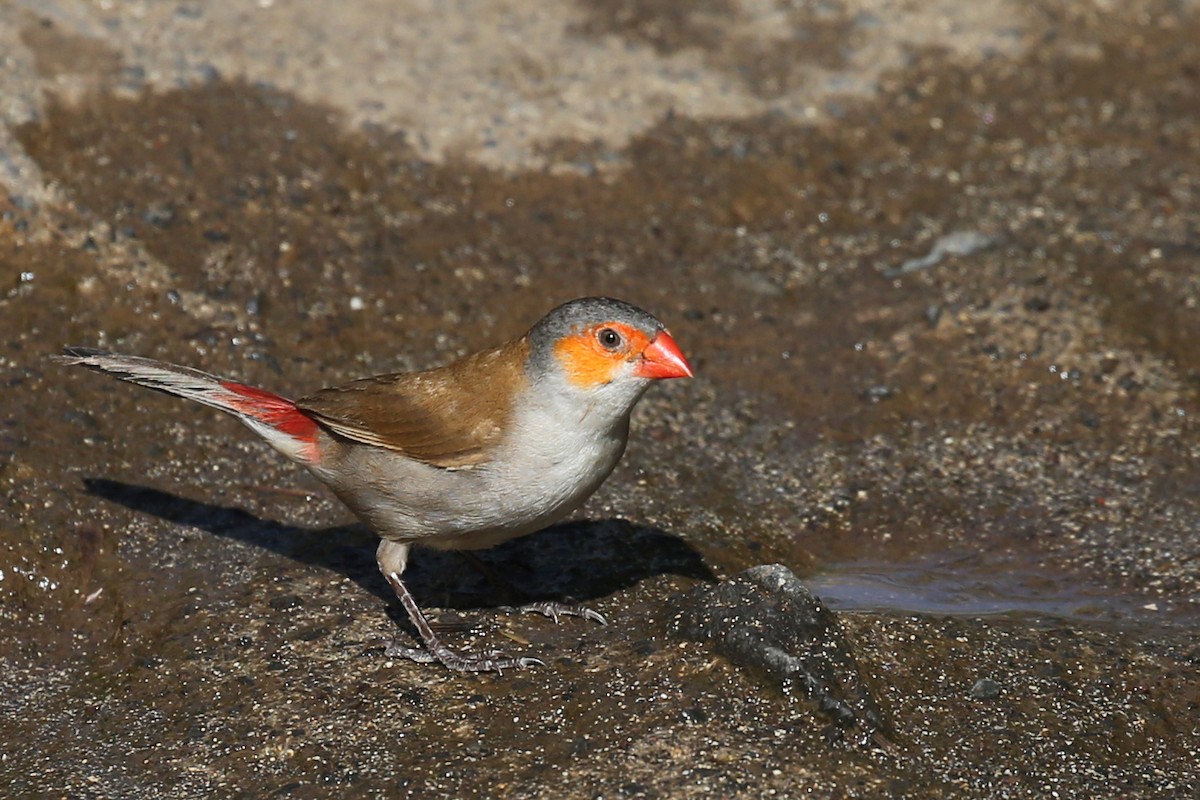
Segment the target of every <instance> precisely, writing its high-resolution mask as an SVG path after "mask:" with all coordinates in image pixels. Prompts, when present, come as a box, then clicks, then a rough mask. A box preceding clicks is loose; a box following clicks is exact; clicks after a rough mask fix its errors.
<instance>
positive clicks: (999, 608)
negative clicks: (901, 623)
mask: <svg viewBox="0 0 1200 800" xmlns="http://www.w3.org/2000/svg"><path fill="white" fill-rule="evenodd" d="M1015 562H1016V559H1013V560H1012V561H1011V562H1007V563H1006V562H997V561H995V560H981V559H980V558H979V557H978V555H957V556H954V555H950V556H946V555H942V556H939V557H928V558H924V559H918V560H915V561H907V562H884V561H870V560H865V561H854V562H844V563H838V564H830V565H826V566H825V567H824V569H822V571H821V572H819V573H817V574H815V575H812V576H810V577H809V578H808V579H807V580H806V581H805V583H806V585H807V586H808V587H809V588H810V589H811V590H812V591H813V592H814V593H815V594H816V595H817V596H818V597H820V598H821V599H822V600H824V601H825V602H826V603H827V604H828V605H829V606H830V608H833V609H835V610H839V611H882V610H886V611H902V612H905V611H906V612H914V613H920V614H954V615H968V616H981V615H1034V616H1049V617H1061V618H1065V619H1074V620H1087V621H1113V622H1122V621H1132V620H1135V619H1136V620H1138V621H1140V622H1146V621H1148V619H1147V618H1150V619H1149V621H1153V622H1155V623H1163V624H1166V623H1170V622H1172V621H1177V619H1178V615H1179V613H1180V612H1183V611H1184V609H1183V608H1177V607H1176V606H1177V605H1178V604H1175V603H1172V602H1171V601H1170V600H1164V599H1163V598H1152V597H1138V596H1136V595H1131V594H1128V593H1122V592H1120V591H1118V590H1116V589H1113V588H1110V587H1104V586H1100V585H1095V584H1087V583H1083V582H1081V581H1080V580H1078V579H1077V578H1076V577H1074V576H1070V575H1056V574H1052V573H1050V572H1049V571H1047V570H1045V569H1044V568H1040V567H1037V566H1033V565H1029V564H1018V563H1015Z"/></svg>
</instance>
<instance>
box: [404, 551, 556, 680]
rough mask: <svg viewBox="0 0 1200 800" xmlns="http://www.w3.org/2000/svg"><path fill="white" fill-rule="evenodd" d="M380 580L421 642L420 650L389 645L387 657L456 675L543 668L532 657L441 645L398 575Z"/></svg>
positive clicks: (440, 641) (539, 661) (542, 663)
mask: <svg viewBox="0 0 1200 800" xmlns="http://www.w3.org/2000/svg"><path fill="white" fill-rule="evenodd" d="M384 577H385V578H387V582H388V583H389V584H391V586H392V590H393V591H395V592H396V597H398V598H400V605H402V606H404V610H405V611H407V612H408V618H409V620H410V621H412V624H413V625H414V626H415V627H416V629H417V633H418V634H420V636H421V641H423V642H424V643H425V649H424V650H418V649H416V648H413V647H405V646H403V645H399V644H393V645H392V646H390V647H389V648H388V649H387V655H389V656H403V657H404V658H407V659H410V660H412V661H416V662H418V663H421V664H431V663H433V662H435V661H436V662H437V663H439V664H442V665H443V666H445V667H447V668H448V669H453V670H457V671H459V672H502V671H503V670H506V669H516V668H519V667H532V666H534V665H535V664H537V665H540V666H545V663H544V662H542V661H541V660H539V659H536V658H529V657H524V658H515V657H513V656H505V655H500V654H499V653H462V652H459V651H458V650H454V649H453V648H451V647H449V646H447V645H446V644H445V643H443V642H442V640H441V639H439V638H438V636H437V634H436V633H434V632H433V628H431V627H430V625H429V621H428V620H427V619H425V615H424V614H422V613H421V609H420V608H419V607H418V606H417V601H416V600H414V599H413V596H412V593H411V592H409V591H408V587H407V586H405V585H404V581H403V580H401V579H400V574H399V573H398V572H388V573H386V574H385V575H384Z"/></svg>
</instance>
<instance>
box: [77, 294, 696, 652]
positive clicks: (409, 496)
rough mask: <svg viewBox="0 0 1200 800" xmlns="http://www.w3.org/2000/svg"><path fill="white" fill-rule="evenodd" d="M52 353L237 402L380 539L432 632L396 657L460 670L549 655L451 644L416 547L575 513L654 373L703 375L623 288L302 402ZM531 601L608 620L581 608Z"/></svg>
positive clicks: (419, 627) (492, 537) (127, 361)
mask: <svg viewBox="0 0 1200 800" xmlns="http://www.w3.org/2000/svg"><path fill="white" fill-rule="evenodd" d="M54 359H55V360H56V361H58V362H59V363H63V364H67V365H77V366H80V367H85V368H87V369H91V370H94V371H97V372H102V373H106V374H108V375H110V376H112V377H115V378H118V379H120V380H124V381H128V382H130V383H134V384H138V385H140V386H144V387H147V388H150V389H154V390H157V391H160V392H165V393H167V394H170V395H176V396H179V397H183V398H186V399H188V400H192V401H195V402H197V403H201V404H203V405H206V406H209V407H212V408H215V409H218V410H220V411H224V412H226V413H228V414H231V415H233V416H234V417H236V418H237V419H238V420H239V421H241V422H242V423H243V424H245V425H246V426H247V427H248V428H250V430H251V431H253V432H254V433H256V434H258V436H259V437H261V438H262V439H263V440H264V441H265V442H266V443H267V444H268V445H270V446H271V447H272V448H274V449H275V450H276V451H278V452H279V453H281V454H282V455H283V456H285V457H286V458H288V459H289V460H291V461H293V462H295V463H297V464H299V465H301V466H303V467H305V468H306V469H307V470H308V471H309V472H310V473H312V474H313V475H314V476H316V478H317V479H318V480H320V481H321V482H322V483H324V484H325V485H326V486H327V487H329V489H330V490H332V492H333V494H334V495H335V496H336V497H337V498H338V499H339V500H341V501H342V503H344V504H345V505H346V506H347V507H348V508H349V509H350V511H352V512H353V513H354V515H355V516H356V517H357V518H358V519H359V520H360V521H361V522H362V523H363V524H365V525H366V527H367V528H368V529H370V530H371V531H372V532H373V533H374V534H375V535H376V536H378V537H379V539H380V542H379V546H378V549H377V550H376V562H377V564H378V566H379V571H380V572H381V573H382V574H383V577H384V578H385V579H386V581H387V583H388V584H389V585H390V586H391V588H392V590H393V591H394V592H395V594H396V597H397V598H398V599H399V601H400V604H401V605H402V606H403V608H404V610H405V612H406V613H407V615H408V618H409V620H410V621H411V623H412V625H413V627H414V628H415V629H416V631H417V634H418V636H419V637H420V639H421V644H422V645H423V647H411V646H406V645H403V644H401V643H400V642H399V641H398V640H397V641H396V642H393V643H392V645H391V646H390V647H389V648H388V649H387V651H386V653H387V655H388V656H402V657H405V658H408V659H410V660H412V661H416V662H420V663H440V664H441V665H443V666H445V667H447V668H449V669H451V670H455V671H461V672H493V671H495V672H500V671H503V670H505V669H511V668H523V667H530V666H534V665H544V664H543V662H542V661H541V660H540V659H537V658H534V657H529V656H523V657H522V656H513V655H508V654H503V653H499V652H494V651H485V652H476V651H471V650H465V649H459V648H454V647H451V646H450V645H448V644H447V643H446V642H444V641H443V640H442V639H441V637H439V636H438V634H437V633H436V632H435V631H434V630H433V628H432V626H431V625H430V624H429V621H428V619H427V618H426V616H425V614H424V613H423V612H422V611H421V608H420V607H419V606H418V604H417V602H416V600H415V599H414V598H413V595H412V593H411V592H410V591H409V590H408V587H407V586H406V585H405V583H404V579H403V575H404V571H405V568H406V567H407V565H408V560H409V553H410V550H411V548H412V546H413V545H420V546H423V547H429V548H434V549H441V550H457V551H474V550H478V549H482V548H487V547H491V546H493V545H496V544H499V543H501V542H504V541H507V540H510V539H513V538H516V537H519V536H524V535H527V534H530V533H533V532H535V531H538V530H541V529H543V528H545V527H547V526H549V525H551V524H553V523H554V522H557V521H558V520H560V519H562V518H563V517H565V516H566V515H568V514H570V513H571V512H573V511H574V510H575V509H577V508H579V506H580V505H582V504H583V502H584V501H585V500H587V498H588V497H589V496H591V495H592V493H593V492H595V491H596V489H597V488H599V486H600V485H601V483H603V482H604V480H605V479H606V478H607V477H608V476H609V474H611V473H612V471H613V469H614V468H615V467H616V465H617V462H618V461H619V460H620V458H621V456H622V454H623V453H624V451H625V447H626V443H627V441H628V438H629V428H630V415H631V414H632V411H633V408H634V406H635V405H636V404H637V402H638V400H639V399H641V397H642V396H643V394H644V393H645V392H646V390H647V389H648V387H649V386H650V384H652V383H654V382H656V381H659V380H664V379H670V378H690V377H692V376H693V371H692V367H691V365H690V364H689V363H688V360H687V358H686V357H685V356H684V354H683V352H682V351H681V350H680V348H679V345H678V344H677V343H676V342H675V339H674V338H672V336H671V334H670V333H669V332H668V331H667V329H666V327H665V326H664V325H663V324H662V323H661V322H659V321H658V320H657V319H656V318H655V317H654V316H652V315H651V314H650V313H648V312H646V311H644V310H642V309H641V308H638V307H637V306H634V305H632V304H630V303H627V302H624V301H621V300H616V299H613V298H609V297H583V298H579V299H575V300H571V301H569V302H566V303H563V304H562V305H559V306H558V307H556V308H554V309H553V310H551V311H550V312H549V313H547V314H546V315H545V316H544V317H543V318H542V319H540V320H539V321H538V322H537V323H535V324H534V325H533V326H532V327H531V328H530V329H529V330H528V331H527V332H526V333H525V334H523V335H522V336H519V337H517V338H515V339H512V340H510V341H508V342H506V343H504V344H501V345H499V346H496V347H491V348H488V349H485V350H481V351H479V352H476V353H473V354H471V355H467V356H464V357H462V358H459V359H457V360H455V361H452V362H450V363H448V364H446V365H444V366H439V367H435V368H432V369H427V370H423V371H415V372H405V373H394V374H387V375H378V376H374V377H368V378H361V379H358V380H354V381H351V382H349V383H344V384H341V385H338V386H333V387H330V388H327V389H322V390H320V391H318V392H316V393H315V394H311V395H308V396H307V397H303V398H301V399H299V400H290V399H288V398H286V397H283V396H281V395H278V394H275V393H273V392H269V391H266V390H264V389H259V388H256V387H253V386H248V385H246V384H243V383H239V382H236V381H232V380H226V379H223V378H219V377H217V376H215V375H211V374H209V373H207V372H202V371H200V370H197V369H193V368H191V367H185V366H178V365H175V364H169V363H166V362H163V361H157V360H154V359H150V358H143V357H139V356H128V355H120V354H117V353H112V352H108V351H105V350H98V349H93V348H88V347H79V346H68V347H64V348H63V351H62V354H61V355H58V356H54ZM529 608H530V609H531V610H537V611H540V612H542V613H544V614H546V615H547V616H550V617H552V618H554V619H555V620H557V619H558V615H559V614H574V615H577V616H583V617H587V618H591V619H595V620H596V621H599V622H604V619H603V617H601V616H600V615H599V614H596V613H595V612H594V611H591V610H590V609H583V608H581V607H578V606H568V605H565V604H559V603H554V602H548V603H541V604H537V605H535V606H531V607H529Z"/></svg>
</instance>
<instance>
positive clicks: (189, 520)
mask: <svg viewBox="0 0 1200 800" xmlns="http://www.w3.org/2000/svg"><path fill="white" fill-rule="evenodd" d="M84 486H85V488H86V490H87V492H88V493H89V494H91V495H93V496H96V497H100V498H103V499H105V500H109V501H112V502H114V503H118V504H120V505H123V506H125V507H126V508H129V509H131V510H133V511H137V512H140V513H145V514H153V515H154V516H156V517H159V518H160V519H164V520H167V521H168V522H172V523H176V524H179V525H188V526H191V527H196V528H200V529H202V530H205V531H208V532H209V533H212V534H216V535H217V536H224V537H226V538H229V539H235V540H237V541H241V542H246V543H248V544H252V545H255V546H256V547H261V548H263V549H264V550H269V551H271V552H274V553H278V554H280V555H283V556H286V557H287V558H291V559H294V560H296V561H298V562H300V563H303V564H310V565H313V566H317V567H323V568H325V569H328V570H332V571H333V572H336V573H340V574H342V575H345V576H346V577H348V578H350V579H351V580H353V581H354V582H355V583H357V584H358V585H359V586H361V587H363V588H364V589H366V590H367V591H369V592H371V593H373V594H375V595H378V596H379V597H380V598H382V599H384V600H387V601H391V600H392V599H394V595H393V594H392V590H391V588H390V587H389V586H388V585H387V583H386V582H385V581H384V579H383V577H382V576H381V575H380V574H379V571H378V569H377V568H376V565H375V545H376V543H377V542H378V539H376V537H375V536H374V535H373V534H372V533H371V532H370V531H368V530H367V528H366V527H364V526H362V525H357V524H355V525H337V526H332V527H327V528H305V527H299V526H295V525H288V524H285V523H282V522H279V521H276V520H272V519H264V518H262V517H257V516H255V515H253V514H251V513H249V512H247V511H244V510H242V509H239V508H230V507H226V506H220V505H216V504H212V503H204V502H201V501H198V500H190V499H188V498H185V497H180V496H179V495H175V494H171V493H170V492H164V491H162V490H159V489H154V488H151V487H148V486H139V485H137V484H131V483H123V482H121V481H114V480H108V479H105V478H85V479H84ZM476 554H477V555H478V556H479V558H480V560H482V561H483V562H484V564H485V565H486V566H487V567H490V569H491V571H493V572H495V573H497V574H498V575H502V576H504V578H505V579H506V580H507V581H508V582H510V583H512V584H513V585H514V586H515V587H517V588H519V591H520V595H519V596H517V597H513V596H511V595H510V593H509V592H508V591H506V590H505V589H503V588H498V587H495V586H493V585H492V584H490V583H489V581H488V580H486V579H485V578H484V577H483V576H482V575H480V574H479V571H478V570H476V569H474V568H472V567H471V566H470V565H469V564H468V563H467V561H466V560H464V559H463V558H462V557H460V556H459V555H458V554H456V553H450V552H445V551H439V550H431V549H428V548H416V549H414V554H413V557H412V558H411V559H410V567H409V570H408V571H407V572H406V573H405V576H404V577H405V583H406V584H407V585H408V586H409V589H410V590H411V591H412V592H413V594H414V595H415V596H416V598H417V601H418V602H419V603H421V604H423V605H424V604H428V605H431V606H437V607H440V608H453V609H474V608H487V607H493V606H496V605H503V604H509V603H514V602H535V601H540V600H563V599H566V600H570V601H579V602H587V601H589V600H595V599H596V598H600V597H604V596H607V595H610V594H613V593H615V592H617V591H620V590H621V589H625V588H628V587H629V586H632V585H634V584H636V583H638V582H639V581H641V580H643V579H645V578H648V577H652V576H655V575H665V574H672V575H680V576H685V577H690V578H694V579H697V580H702V581H708V582H715V581H716V577H715V576H714V574H713V573H712V571H711V570H710V569H709V568H708V567H707V566H706V565H705V563H704V561H703V559H702V558H701V557H700V554H699V553H698V552H697V551H696V550H695V549H694V548H693V547H691V545H689V544H687V543H686V542H684V541H683V540H682V539H681V538H679V537H678V536H675V535H672V534H669V533H666V532H665V531H662V530H659V529H658V528H650V527H645V526H639V525H634V524H632V523H630V522H627V521H625V520H622V519H604V520H580V521H572V522H565V523H560V524H558V525H554V526H551V527H550V528H547V529H546V530H544V531H539V532H538V533H535V534H532V535H530V536H525V537H522V538H519V539H514V540H512V541H510V542H505V543H504V544H501V545H498V546H496V547H493V548H491V549H490V550H486V551H476Z"/></svg>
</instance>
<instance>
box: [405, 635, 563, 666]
mask: <svg viewBox="0 0 1200 800" xmlns="http://www.w3.org/2000/svg"><path fill="white" fill-rule="evenodd" d="M384 655H387V656H388V657H390V658H407V659H408V660H409V661H415V662H416V663H418V664H441V665H442V666H444V667H446V668H447V669H452V670H455V671H456V672H503V671H504V670H506V669H524V668H526V667H544V666H546V664H545V662H543V661H542V660H541V659H538V658H532V657H529V656H525V657H516V656H506V655H504V654H503V653H497V652H490V653H463V652H461V651H458V650H455V649H453V648H451V647H448V646H446V645H444V644H442V643H441V642H440V641H436V640H435V642H434V645H433V647H431V648H428V649H426V648H424V647H409V646H408V645H404V644H401V643H400V642H392V643H391V645H389V646H388V649H387V650H386V651H385V653H384Z"/></svg>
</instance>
